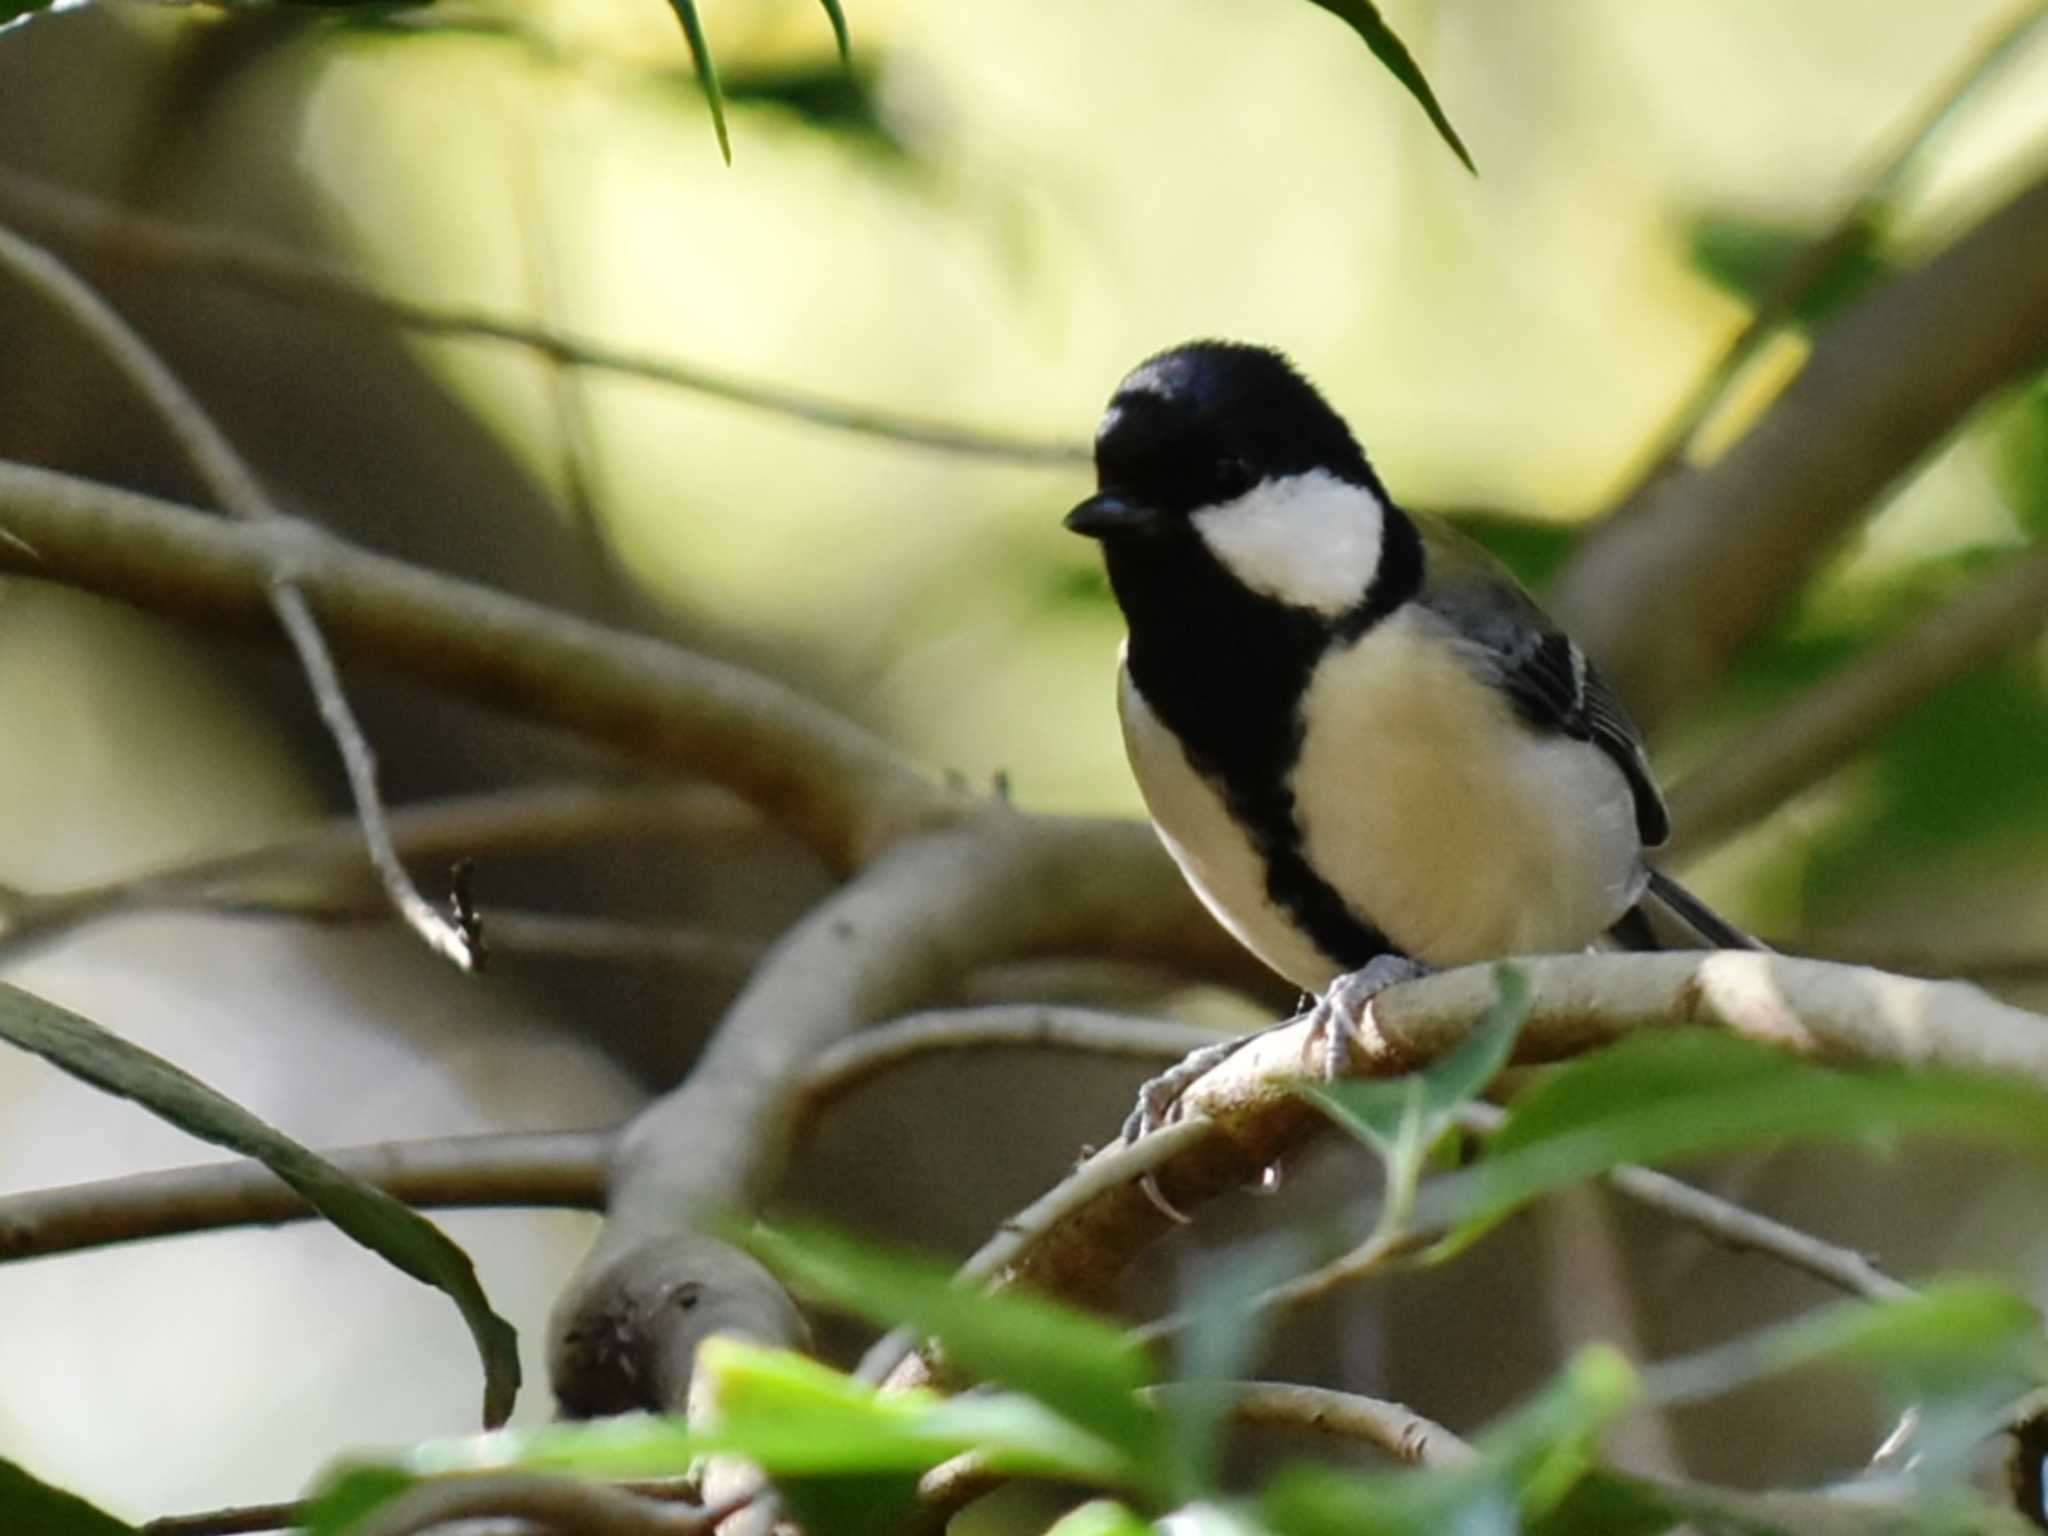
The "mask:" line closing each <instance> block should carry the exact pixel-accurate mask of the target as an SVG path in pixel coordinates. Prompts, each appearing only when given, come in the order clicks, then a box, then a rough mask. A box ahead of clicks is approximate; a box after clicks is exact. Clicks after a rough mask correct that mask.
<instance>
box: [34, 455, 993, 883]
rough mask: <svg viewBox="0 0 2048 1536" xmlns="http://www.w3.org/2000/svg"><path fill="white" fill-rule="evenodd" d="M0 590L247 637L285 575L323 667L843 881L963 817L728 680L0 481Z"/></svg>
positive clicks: (219, 533) (338, 557) (234, 539)
mask: <svg viewBox="0 0 2048 1536" xmlns="http://www.w3.org/2000/svg"><path fill="white" fill-rule="evenodd" d="M0 527H4V528H5V529H7V530H8V531H9V532H10V533H12V534H14V535H15V536H16V537H17V538H18V539H20V540H21V541H22V542H23V543H24V544H25V545H26V546H28V547H27V549H25V550H24V549H18V548H15V547H14V546H12V545H10V544H8V543H5V542H4V541H0V571H12V572H13V573H15V574H16V575H20V576H31V577H40V578H43V579H46V580H51V581H60V582H63V583H65V584H67V585H69V586H75V587H81V588H84V589H85V590H87V591H91V592H99V593H102V594H104V595H106V596H109V597H118V598H121V599H123V600H124V601H127V602H132V603H135V604H138V605H139V606H141V607H144V608H149V609H152V610H154V611H156V612H160V613H170V614H175V615H177V616H179V617H182V618H187V619H192V620H197V621H199V622H201V623H205V624H210V625H219V626H230V625H231V626H234V627H237V628H241V629H250V628H254V629H256V630H258V632H261V631H262V630H263V629H264V628H265V627H266V626H267V623H268V620H269V612H270V611H269V596H268V594H269V589H270V584H271V582H272V581H273V580H274V579H275V578H276V576H277V575H278V573H279V572H288V573H289V575H290V576H291V578H292V580H293V581H294V582H295V583H296V584H297V586H298V587H299V588H300V589H301V590H302V591H303V592H304V593H305V594H306V596H307V598H308V600H309V601H310V602H311V603H312V605H313V608H314V610H315V611H316V612H317V614H318V615H319V619H320V623H321V626H322V628H323V629H324V630H325V632H326V634H327V636H328V638H329V639H330V640H331V641H332V642H333V644H334V646H335V648H336V650H337V651H339V652H341V653H342V654H343V655H345V656H349V657H352V658H355V659H359V660H364V661H374V662H381V663H384V664H387V665H390V666H394V667H397V668H400V669H402V670H403V671H404V672H405V673H406V675H407V676H408V677H411V678H413V679H415V680H417V681H421V682H426V683H432V684H437V685H439V686H442V687H446V688H452V689H455V690H456V691H458V692H461V693H464V694H466V695H468V696H470V697H472V698H476V699H479V700H482V701H483V702H486V703H490V704H494V705H497V706H498V707H500V708H503V709H506V710H509V711H511V712H512V713H514V714H518V715H522V716H525V717H526V718H528V719H532V720H537V721H540V722H542V723H544V724H548V725H555V726H560V727H562V728H564V729H567V730H573V731H577V732H580V733H582V734H583V735H585V736H587V737H589V738H591V739H593V740H596V741H600V742H604V743H606V744H608V745H610V746H613V747H616V748H618V749H620V750H621V751H625V752H630V753H634V754H636V755H638V756H640V757H643V758H646V759H648V760H650V761H653V762H659V763H662V764H665V765H666V766H668V767H671V768H675V769H678V770H681V771H683V772H686V773H690V774H694V775H697V776H700V777H703V778H706V779H710V780H711V781H713V782H714V783H717V784H722V785H724V786H725V787H726V788H728V789H730V790H732V791H733V792H734V793H735V794H737V795H739V796H741V797H742V798H743V799H745V800H747V801H749V802H750V803H751V804H753V805H754V806H756V807H757V808H759V809H760V810H761V811H762V812H763V813H764V814H766V815H768V816H770V817H771V818H773V819H774V820H776V821H777V822H778V823H780V824H781V825H783V826H785V827H787V828H788V829H789V830H790V831H791V832H792V833H793V834H794V835H795V836H797V837H798V838H800V839H801V840H802V841H803V842H804V843H805V844H806V845H807V846H809V847H810V848H812V849H813V850H814V851H815V852H817V853H818V854H819V855H820V856H821V857H822V858H824V859H825V860H826V861H827V862H829V863H830V864H832V865H833V866H834V867H835V868H838V869H841V870H847V869H852V868H855V867H857V866H858V865H860V864H861V863H863V862H864V861H865V860H866V859H868V858H869V857H871V856H872V855H873V854H874V853H875V852H876V851H877V850H878V849H879V848H881V847H884V846H886V845H887V844H888V843H889V842H891V841H892V840H894V838H896V837H897V836H900V835H901V834H902V833H903V832H904V831H905V830H906V829H907V828H911V827H915V826H918V825H922V824H926V823H928V822H929V821H931V820H932V819H934V818H944V817H946V816H949V815H951V814H954V812H955V811H956V809H957V808H958V807H959V805H960V804H961V803H962V802H961V797H960V796H957V795H953V794H949V793H948V792H946V791H944V790H943V789H941V788H939V787H938V786H936V785H935V784H933V783H932V782H931V781H930V780H928V779H926V778H925V777H924V776H923V775H921V774H919V773H918V772H917V771H916V770H915V769H913V768H912V767H910V766H909V765H908V764H907V763H906V762H905V761H904V760H903V759H902V758H901V757H900V756H899V755H898V754H897V753H896V752H895V751H893V750H892V749H891V748H890V747H889V746H888V745H887V744H886V743H885V742H883V741H882V740H880V739H879V738H878V737H875V736H873V735H871V734H870V733H869V732H867V731H865V730H862V729H861V728H860V727H859V726H856V725H854V724H852V723H851V722H849V721H847V720H846V719H844V718H843V717H842V716H840V715H837V714H835V713H833V712H832V711H831V710H828V709H825V708H824V707H822V706H821V705H818V704H815V703H813V702H811V701H810V700H808V699H805V698H803V697H801V696H800V695H798V694H796V693H794V692H792V691H790V690H789V689H786V688H782V687H779V686H778V685H776V684H774V683H771V682H769V681H767V680H766V679H763V678H761V677H758V676H756V675H754V674H752V673H750V672H747V671H744V670H742V669H741V668H738V667H734V666H729V665H726V664H725V663H722V662H718V661H713V660H710V659H708V658H705V657H701V656H695V655H692V654H691V653H690V652H688V651H685V650H682V649H681V648H679V647H677V646H674V645H670V644H668V643H666V642H664V641H660V640H655V639H650V638H647V637H644V636H640V635H632V634H627V633H625V632H624V631H621V630H615V629H609V628H607V627H605V626H603V625H600V624H593V623H590V622H589V621H587V620H584V619H578V618H574V617H571V616H569V615H567V614H562V613H557V612H555V611H553V610H551V609H548V608H544V607H542V606H540V605H539V604H537V603H530V602H527V601H524V600H523V599H520V598H516V597H510V596H507V595H506V594H504V593H501V592H493V591H491V590H490V589H488V588H485V587H480V586H477V585H474V584H472V583H469V582H464V581H458V580H456V579H455V578H453V577H448V576H438V575H434V574H431V573H429V572H426V571H422V570H420V569H418V568H416V567H414V566H410V565H406V564H404V563H402V562H400V561H397V560H390V559H386V558H384V557H383V556H381V555H374V554H370V553H368V552H367V551H364V550H359V549H354V548H351V547H350V546H349V545H347V544H345V543H343V542H342V541H341V540H339V539H335V538H333V537H331V536H329V535H327V534H323V533H321V532H319V531H318V530H316V529H313V528H311V527H308V526H305V525H302V524H294V523H283V524H278V525H274V526H265V527H241V526H237V525H235V524H231V523H224V522H222V521H220V520H219V519H218V518H213V517H208V516H205V515H204V514H201V513H197V512H193V511H190V510H188V509H186V508H183V507H179V506H176V505H173V504H171V503H169V502H163V501H158V500H155V499H152V498H150V497H146V496H138V495H133V494H131V493H128V492H125V491H117V490H114V489H111V488H110V487H107V486H103V485H98V484H95V483H93V482H91V481H87V480H79V479H75V478H73V477H71V476H68V475H60V474H55V473H52V472H50V471H48V470H42V469H35V468H31V467H29V466H27V465H22V464H6V463H0Z"/></svg>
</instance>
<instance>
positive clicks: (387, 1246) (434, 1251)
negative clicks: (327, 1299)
mask: <svg viewBox="0 0 2048 1536" xmlns="http://www.w3.org/2000/svg"><path fill="white" fill-rule="evenodd" d="M0 1039H5V1040H8V1041H11V1042H12V1043H13V1044H15V1045H17V1046H20V1047H21V1048H22V1049H23V1050H25V1051H33V1052H34V1053H35V1054H36V1055H38V1056H41V1057H42V1058H43V1059H44V1060H46V1061H48V1062H50V1063H52V1064H53V1065H55V1066H57V1067H59V1068H61V1069H63V1070H64V1071H66V1072H68V1073H70V1074H71V1075H72V1076H73V1077H76V1078H78V1079H80V1080H81V1081H83V1082H86V1083H90V1084H91V1085H92V1086H93V1087H95V1088H99V1089H101V1090H103V1091H105V1092H107V1093H111V1094H115V1095H117V1096H119V1097H121V1098H124V1099H130V1100H133V1101H134V1102H135V1103H137V1104H139V1105H141V1106H142V1107H143V1108H144V1109H146V1110H148V1111H149V1112H150V1113H151V1114H153V1115H155V1116H156V1117H157V1118H158V1119H160V1120H165V1121H168V1122H169V1123H170V1124H172V1125H175V1126H176V1127H177V1128H178V1129H179V1130H181V1131H184V1132H186V1133H188V1134H189V1135H193V1136H197V1137H198V1138H199V1139H200V1140H202V1141H210V1142H212V1143H213V1144H214V1145H215V1146H220V1147H226V1148H227V1149H228V1150H229V1151H231V1152H239V1153H241V1154H242V1155H243V1156H245V1157H253V1158H255V1159H256V1160H257V1161H258V1162H260V1163H262V1164H263V1165H264V1166H265V1167H266V1168H268V1169H269V1170H270V1171H271V1172H272V1173H274V1174H276V1175H277V1176H278V1177H279V1178H280V1179H283V1180H284V1181H285V1183H287V1184H289V1185H290V1186H291V1187H292V1188H293V1189H295V1190H297V1191H298V1192H299V1193H300V1194H301V1195H303V1196H304V1197H305V1198H306V1201H307V1203H308V1204H310V1205H311V1206H312V1207H313V1208H314V1209H315V1210H317V1211H318V1212H320V1214H321V1215H323V1216H325V1217H326V1218H327V1219H328V1220H329V1221H330V1222H332V1223H333V1224H334V1225H335V1226H337V1227H339V1228H340V1229H341V1230H342V1231H343V1232H345V1233H347V1234H348V1235H349V1236H350V1237H352V1238H354V1239H355V1240H356V1241H357V1242H359V1243H361V1244H362V1245H363V1246H364V1247H365V1248H368V1249H370V1250H371V1251H372V1252H373V1253H377V1254H381V1255H382V1256H383V1257H384V1258H386V1259H388V1260H389V1261H390V1262H391V1263H392V1264H394V1265H396V1266H397V1267H398V1268H399V1269H401V1270H403V1271H405V1273H406V1274H408V1275H411V1276H412V1277H413V1278H414V1279H415V1280H419V1281H421V1282H423V1283H425V1284H427V1285H431V1286H433V1287H434V1288H435V1289H436V1290H439V1291H443V1292H445V1293H447V1295H448V1297H449V1298H450V1299H451V1300H453V1301H454V1303H455V1305H456V1306H457V1307H458V1308H460V1309H461V1312H462V1318H463V1321H464V1322H466V1323H468V1324H469V1331H470V1334H471V1336H472V1337H473V1338H474V1339H475V1340H476V1346H477V1353H478V1355H479V1356H481V1357H482V1360H483V1367H484V1422H485V1423H486V1424H487V1425H488V1424H502V1423H503V1422H504V1421H505V1417H506V1415H508V1414H509V1413H511V1411H512V1402H513V1399H514V1398H515V1397H516V1396H518V1393H519V1339H518V1335H517V1334H516V1333H514V1332H513V1329H512V1325H511V1324H510V1323H508V1322H506V1321H505V1320H504V1319H503V1318H501V1317H499V1316H498V1314H497V1313H495V1312H493V1311H492V1310H491V1306H490V1302H489V1301H488V1300H487V1299H486V1298H485V1296H484V1293H483V1287H482V1286H481V1285H479V1284H478V1283H477V1278H476V1268H475V1266H474V1265H472V1264H471V1263H470V1260H469V1255H468V1254H466V1253H464V1252H463V1251H462V1249H461V1248H459V1247H457V1246H456V1245H455V1243H454V1242H452V1241H451V1240H450V1239H449V1238H448V1236H447V1235H446V1234H445V1233H444V1232H442V1231H441V1229H440V1228H439V1227H437V1226H435V1225H434V1224H433V1223H432V1222H430V1221H428V1220H427V1219H426V1218H425V1217H424V1216H422V1215H420V1214H419V1212H417V1211H414V1210H411V1209H409V1208H407V1207H406V1206H403V1205H401V1204H399V1203H398V1202H397V1201H396V1200H394V1199H392V1198H391V1197H390V1196H389V1195H387V1194H385V1193H384V1192H383V1191H382V1190H380V1189H374V1188H372V1187H371V1186H370V1185H368V1184H366V1183H364V1182H363V1181H362V1180H361V1179H358V1178H356V1177H355V1176H354V1175H352V1174H347V1173H344V1172H342V1171H341V1170H340V1169H339V1168H337V1167H335V1166H334V1165H333V1164H332V1163H330V1162H328V1161H327V1160H326V1159H325V1158H323V1157H321V1156H319V1155H318V1154H317V1153H314V1152H311V1151H309V1150H307V1149H306V1148H305V1147H302V1146H300V1145H299V1144H298V1143H297V1142H295V1141H293V1140H292V1139H291V1138H290V1137H288V1136H286V1135H285V1134H284V1133H283V1132H282V1131H279V1130H277V1129H276V1128H275V1127H273V1126H270V1125H267V1124H265V1123H264V1122H263V1121H261V1120H259V1119H257V1118H256V1117H255V1116H254V1115H252V1114H250V1113H249V1112H248V1111H247V1110H246V1109H243V1108H242V1107H241V1106H240V1105H239V1104H236V1103H234V1102H233V1101H232V1100H230V1099H227V1098H223V1097H222V1096H221V1095H220V1094H218V1093H215V1092H214V1091H213V1090H212V1089H211V1088H209V1087H207V1086H206V1085H205V1084H204V1083H202V1082H200V1081H199V1079H197V1078H196V1077H193V1076H192V1075H191V1074H190V1073H188V1072H186V1071H185V1070H184V1069H182V1068H180V1067H176V1066H173V1065H172V1064H171V1063H170V1062H168V1061H165V1060H164V1059H163V1058H162V1057H161V1056H157V1055H155V1054H153V1053H151V1052H149V1051H145V1050H143V1049H142V1048H141V1047H140V1046H137V1045H131V1044H129V1043H128V1042H127V1041H126V1040H123V1039H121V1038H120V1037H119V1036H118V1035H113V1034H109V1033H108V1032H107V1031H106V1030H104V1029H101V1028H100V1027H99V1025H97V1024H95V1023H93V1022H92V1021H91V1020H89V1019H83V1018H80V1017H79V1016H78V1015H77V1014H75V1013H71V1012H69V1011H67V1010H65V1009H63V1008H59V1007H57V1006H56V1005H55V1004H52V1003H46V1002H44V1001H43V1000H42V999H40V998H38V997H33V996H31V995H30V994H28V993H26V992H23V991H21V990H20V989H18V988H16V987H11V986H8V985H6V984H5V983H0Z"/></svg>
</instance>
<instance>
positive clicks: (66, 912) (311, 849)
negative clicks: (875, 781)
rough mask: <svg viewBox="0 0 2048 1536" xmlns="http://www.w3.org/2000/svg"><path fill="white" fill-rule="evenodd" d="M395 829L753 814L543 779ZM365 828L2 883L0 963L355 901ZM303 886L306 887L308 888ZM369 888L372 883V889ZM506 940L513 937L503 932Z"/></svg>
mask: <svg viewBox="0 0 2048 1536" xmlns="http://www.w3.org/2000/svg"><path fill="white" fill-rule="evenodd" d="M389 820H390V827H391V837H392V841H393V843H394V844H395V845H396V847H397V849H398V851H399V853H400V854H401V855H403V856H404V857H406V858H429V857H435V856H445V857H453V856H455V855H458V854H471V855H505V856H516V855H519V854H528V853H537V852H548V851H551V850H554V849H557V848H563V847H576V846H581V845H585V844H590V843H597V842H605V841H614V840H630V839H636V838H645V837H674V836H686V837H690V838H693V839H697V838H706V837H729V836H733V835H735V834H737V833H740V832H742V831H747V830H751V829H753V828H757V827H758V826H759V825H760V821H759V818H758V817H757V816H755V815H754V813H753V812H751V811H750V810H748V809H747V808H746V807H745V806H744V805H742V804H741V803H740V802H738V801H737V800H735V799H733V798H732V797H731V796H730V795H728V794H726V793H725V792H724V791H722V790H717V789H713V788H711V787H710V786H709V785H691V786H684V787H681V788H669V787H666V786H660V785H655V786H643V785H617V786H612V785H603V784H593V785H547V786H543V787H539V788H521V789H509V790H498V791H492V792H488V793H485V794H479V795H465V796H458V797H453V798H450V799H447V800H438V801H428V802H425V803H422V804H418V805H411V806H401V807H399V808H398V809H396V810H394V811H392V812H391V815H390V818H389ZM374 875H375V871H374V870H372V869H371V868H370V865H369V860H368V853H367V850H366V849H365V847H364V844H363V836H362V828H361V827H360V826H359V825H358V824H357V822H356V820H355V818H354V817H352V816H348V817H335V818H332V819H330V820H326V821H322V822H318V823H315V824H314V825H312V826H309V827H305V828H302V829H295V830H293V831H290V832H287V833H284V834H282V835H281V836H279V837H278V838H277V839H276V840H275V841H273V842H269V843H265V844H261V845H259V846H257V847H253V848H248V849H240V850H236V851H234V852H231V853H209V854H203V855H201V856H200V857H198V858H196V859H192V860H189V861H187V862H185V863H181V864H173V865H168V866H165V867H162V868H155V869H147V870H143V871H140V872H138V873H135V874H131V875H124V876H121V877H120V878H118V879H114V880H108V881H101V882H96V883H94V884H92V885H85V886H76V887H73V888H71V889H68V890H58V891H23V890H18V889H14V888H11V887H7V888H0V961H15V960H18V959H19V958H20V957H21V954H22V952H23V951H24V950H25V949H26V948H28V947H30V946H32V945H35V944H42V943H48V942H51V941H53V940H55V939H58V938H61V937H62V936H64V935H65V934H67V933H70V932H72V931H74V930H75V929H77V928H79V927H81V926H83V925H84V924H86V923H88V922H92V921H96V920H98V919H101V918H105V917H111V916H116V915H121V914H126V913H132V912H140V911H149V910H161V909H165V908H191V907H210V908H216V909H221V910H228V911H235V910H249V911H266V910H275V911H279V912H289V913H301V912H306V911H309V910H310V911H314V912H318V911H321V910H328V909H333V908H337V907H342V908H348V909H353V907H354V906H355V902H354V900H353V898H352V896H351V895H350V894H349V892H348V891H344V890H341V889H337V887H338V886H340V885H343V884H347V885H349V886H350V887H351V889H352V888H353V882H355V881H356V880H357V879H359V878H361V877H363V876H370V877H372V881H374ZM309 887H310V889H309ZM370 888H371V889H373V890H374V889H375V886H374V883H373V884H372V885H371V887H370ZM507 947H509V948H516V947H518V946H517V944H516V943H515V942H512V941H510V940H508V942H507Z"/></svg>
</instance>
